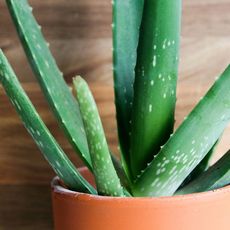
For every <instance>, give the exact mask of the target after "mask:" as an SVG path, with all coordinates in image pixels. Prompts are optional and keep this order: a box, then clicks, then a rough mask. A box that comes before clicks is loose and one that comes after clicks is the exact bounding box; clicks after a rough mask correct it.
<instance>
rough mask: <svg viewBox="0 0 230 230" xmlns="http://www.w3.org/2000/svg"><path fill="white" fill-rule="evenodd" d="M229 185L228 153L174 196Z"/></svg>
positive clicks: (229, 156) (229, 167)
mask: <svg viewBox="0 0 230 230" xmlns="http://www.w3.org/2000/svg"><path fill="white" fill-rule="evenodd" d="M228 184H230V151H228V152H227V153H226V154H225V155H224V156H223V157H222V158H221V159H220V160H219V161H217V162H216V163H215V164H214V165H213V166H211V167H210V168H209V169H208V170H207V171H205V172H204V173H203V174H201V175H200V176H199V177H198V178H196V179H195V180H193V181H192V182H191V183H189V184H187V185H186V186H185V187H183V188H181V189H180V190H179V191H177V192H176V195H181V194H187V193H195V192H205V191H209V190H214V189H218V188H221V187H223V186H226V185H228Z"/></svg>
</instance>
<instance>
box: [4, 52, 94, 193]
mask: <svg viewBox="0 0 230 230" xmlns="http://www.w3.org/2000/svg"><path fill="white" fill-rule="evenodd" d="M0 82H1V83H2V85H3V87H4V89H5V91H6V94H7V95H8V97H9V98H10V100H11V103H12V104H13V106H14V107H15V109H16V111H17V113H18V114H19V115H20V117H21V119H22V121H23V123H24V125H25V127H26V129H27V130H28V132H29V133H30V134H31V136H32V137H33V139H34V141H35V142H36V144H37V146H38V147H39V149H40V150H41V152H42V153H43V155H44V157H45V158H46V160H47V161H48V162H49V164H50V165H51V167H52V168H53V170H54V171H55V172H56V174H57V175H58V176H59V177H60V178H61V179H62V180H63V181H64V183H65V184H66V185H67V186H68V187H69V188H70V189H73V190H76V191H81V192H88V193H92V194H96V191H95V189H94V188H93V187H92V186H91V185H90V184H89V183H88V182H87V181H86V180H85V179H84V178H83V177H82V176H81V175H80V173H79V172H78V171H77V170H76V168H75V167H74V165H73V164H72V163H71V161H70V160H69V159H68V157H67V156H66V155H65V153H64V152H63V150H62V149H61V147H60V146H59V145H58V143H57V142H56V141H55V139H54V138H53V136H52V135H51V133H50V132H49V130H48V129H47V127H46V126H45V124H44V123H43V121H42V120H41V118H40V116H39V115H38V113H37V112H36V110H35V108H34V106H33V105H32V103H31V102H30V100H29V98H28V97H27V95H26V93H25V92H24V90H23V89H22V87H21V86H20V83H19V82H18V79H17V77H16V76H15V73H14V72H13V70H12V68H11V66H10V65H9V63H8V61H7V59H6V58H5V56H4V54H3V52H2V51H1V50H0Z"/></svg>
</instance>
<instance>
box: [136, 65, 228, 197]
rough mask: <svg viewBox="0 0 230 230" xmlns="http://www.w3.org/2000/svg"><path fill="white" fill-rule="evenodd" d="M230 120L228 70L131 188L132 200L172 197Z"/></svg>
mask: <svg viewBox="0 0 230 230" xmlns="http://www.w3.org/2000/svg"><path fill="white" fill-rule="evenodd" d="M229 120H230V66H228V68H227V69H226V70H225V71H224V73H223V74H222V75H221V77H220V78H219V79H218V80H217V81H216V82H215V84H214V85H213V86H212V87H211V89H210V90H209V91H208V92H207V94H206V95H205V97H204V98H203V99H202V100H201V101H200V102H199V103H198V105H197V106H196V107H195V108H194V109H193V111H192V112H191V113H190V114H189V116H188V117H187V119H185V120H184V121H183V123H182V124H181V125H180V127H179V128H178V129H177V130H176V132H175V133H174V135H172V136H171V137H170V139H169V140H168V142H167V143H166V144H165V145H164V146H163V148H162V149H161V150H160V152H159V153H158V154H157V156H156V157H155V159H154V160H153V161H152V162H151V163H150V164H149V165H148V167H147V168H146V169H145V170H144V172H143V173H142V174H141V175H140V177H139V178H138V179H137V181H136V182H135V183H134V185H133V194H134V195H135V196H170V195H173V194H174V192H175V191H176V190H177V188H178V187H179V186H180V185H181V183H182V182H183V181H184V180H185V178H186V177H187V176H188V175H189V174H190V173H191V172H192V170H193V169H194V168H195V167H196V166H197V165H198V164H199V162H200V161H201V160H202V159H203V158H204V156H205V155H206V154H207V153H208V152H209V151H210V149H211V148H212V146H213V145H214V144H215V142H216V141H217V139H218V138H219V137H220V135H221V134H222V132H223V130H224V128H225V127H226V125H227V123H228V122H229Z"/></svg>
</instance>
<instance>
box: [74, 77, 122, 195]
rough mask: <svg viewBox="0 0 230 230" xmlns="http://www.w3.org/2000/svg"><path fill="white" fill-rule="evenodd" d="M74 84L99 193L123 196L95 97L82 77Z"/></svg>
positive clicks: (76, 79) (75, 79)
mask: <svg viewBox="0 0 230 230" xmlns="http://www.w3.org/2000/svg"><path fill="white" fill-rule="evenodd" d="M73 83H74V88H75V90H76V93H77V99H78V102H79V106H80V111H81V114H82V118H83V123H84V127H85V131H86V137H87V140H88V145H89V152H90V156H91V160H92V165H93V173H94V176H95V181H96V185H97V190H98V193H99V194H102V195H109V196H123V195H124V194H123V188H122V186H121V184H120V180H119V178H118V176H117V173H116V170H115V168H114V166H113V162H112V159H111V156H110V152H109V147H108V144H107V141H106V138H105V134H104V130H103V127H102V123H101V119H100V116H99V113H98V110H97V106H96V103H95V101H94V98H93V95H92V93H91V92H90V89H89V87H88V85H87V83H86V82H85V81H84V80H83V79H82V78H81V77H79V76H78V77H76V78H74V80H73Z"/></svg>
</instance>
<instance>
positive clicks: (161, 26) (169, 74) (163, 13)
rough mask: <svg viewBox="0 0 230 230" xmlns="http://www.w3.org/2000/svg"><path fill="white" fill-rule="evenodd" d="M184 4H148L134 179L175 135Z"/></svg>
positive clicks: (149, 0)
mask: <svg viewBox="0 0 230 230" xmlns="http://www.w3.org/2000/svg"><path fill="white" fill-rule="evenodd" d="M180 21H181V0H174V1H170V0H146V1H145V3H144V11H143V18H142V24H141V31H140V40H139V44H138V50H137V65H136V69H135V72H136V75H135V82H134V101H133V111H132V129H131V151H130V154H131V156H130V158H131V168H132V173H133V177H134V178H135V177H136V176H137V175H138V174H139V173H140V171H141V170H142V169H144V168H145V167H146V165H147V163H148V162H150V161H151V160H152V159H153V155H154V154H157V153H158V152H159V150H160V146H161V145H163V144H164V143H165V142H166V141H167V140H168V138H169V136H170V134H171V133H172V132H173V126H174V110H175V102H176V85H177V75H178V56H179V54H178V53H179V41H180Z"/></svg>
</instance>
